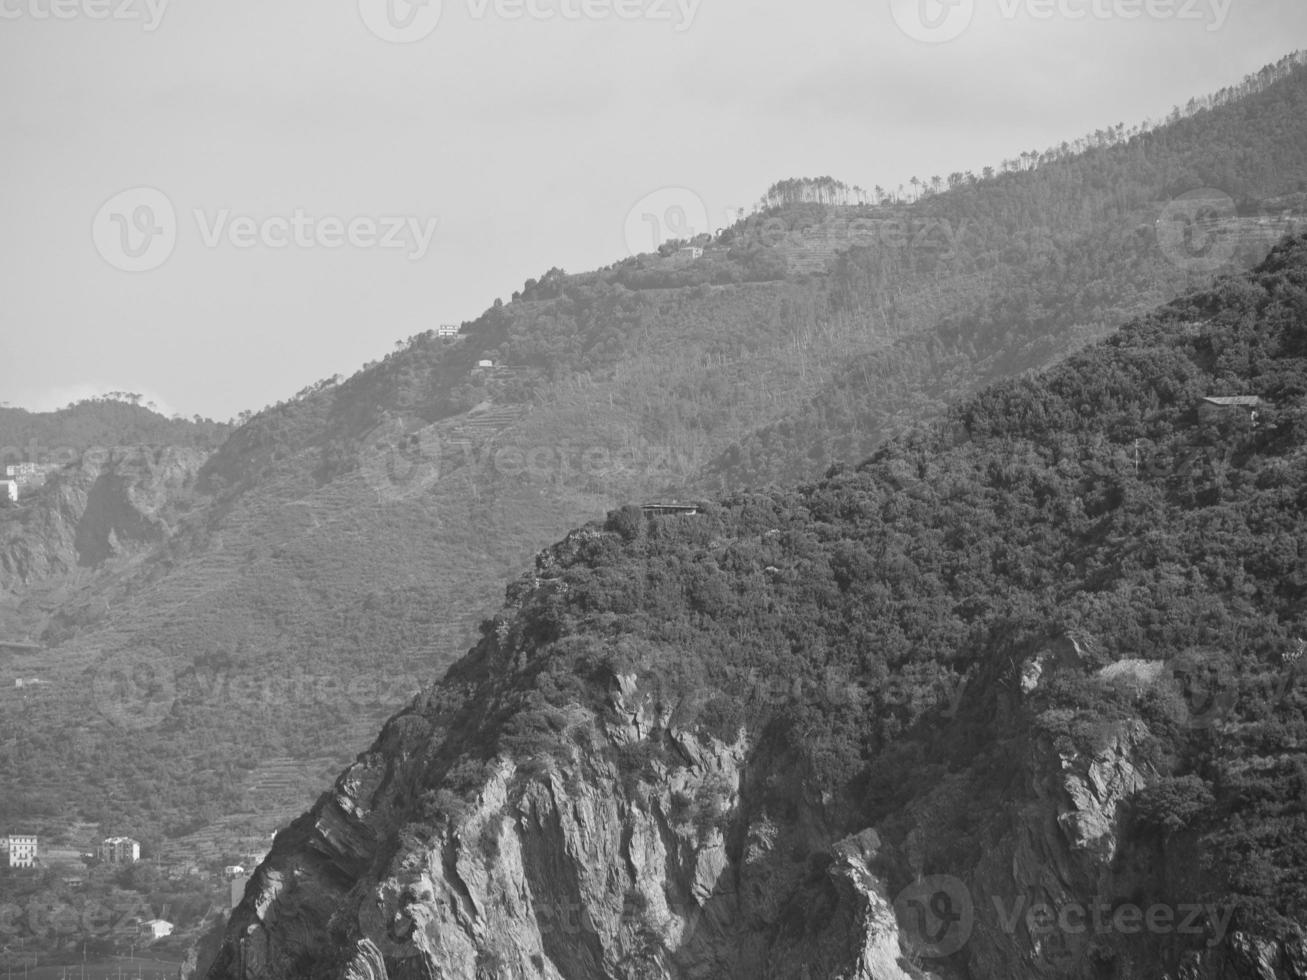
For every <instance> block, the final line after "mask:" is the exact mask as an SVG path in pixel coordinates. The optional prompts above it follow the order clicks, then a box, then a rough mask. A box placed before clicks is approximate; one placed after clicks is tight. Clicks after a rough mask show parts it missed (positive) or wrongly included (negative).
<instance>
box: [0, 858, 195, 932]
mask: <svg viewBox="0 0 1307 980" xmlns="http://www.w3.org/2000/svg"><path fill="white" fill-rule="evenodd" d="M0 847H3V848H4V850H5V853H6V859H5V862H4V863H5V865H6V866H7V867H9V868H15V869H18V868H32V869H35V868H38V867H43V866H50V867H53V866H55V865H65V866H66V865H67V864H68V863H69V859H70V856H72V857H75V858H77V859H80V860H81V861H85V860H86V859H88V858H96V857H98V858H99V859H100V861H101V862H103V863H104V864H111V865H127V864H135V863H136V862H137V861H139V860H140V859H141V844H140V842H139V841H136V840H133V839H132V838H130V837H106V838H105V839H104V840H102V841H101V842H100V844H99V846H98V847H97V849H96V851H95V852H94V853H87V852H79V851H76V850H69V849H65V848H46V849H42V847H41V841H40V838H39V837H38V836H37V835H36V834H8V835H7V836H4V837H0ZM62 877H63V881H64V883H65V884H67V885H81V884H84V883H85V878H84V877H82V876H81V875H78V874H64V875H63V876H62ZM137 928H138V929H139V931H140V935H141V938H142V939H145V940H147V941H150V942H153V941H154V940H156V939H163V938H165V937H167V936H171V935H172V932H173V929H174V928H175V927H174V925H173V923H171V922H169V921H168V920H167V919H162V918H154V919H147V920H144V921H142V922H140V923H138V925H137Z"/></svg>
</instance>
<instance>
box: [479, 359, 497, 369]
mask: <svg viewBox="0 0 1307 980" xmlns="http://www.w3.org/2000/svg"><path fill="white" fill-rule="evenodd" d="M494 366H495V362H494V361H477V367H479V368H492V367H494Z"/></svg>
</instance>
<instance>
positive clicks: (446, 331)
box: [436, 323, 458, 337]
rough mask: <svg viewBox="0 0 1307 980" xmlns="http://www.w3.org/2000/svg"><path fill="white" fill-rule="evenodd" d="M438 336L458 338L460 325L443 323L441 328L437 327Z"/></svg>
mask: <svg viewBox="0 0 1307 980" xmlns="http://www.w3.org/2000/svg"><path fill="white" fill-rule="evenodd" d="M436 336H437V337H457V336H458V324H457V323H442V324H441V325H440V326H438V327H436Z"/></svg>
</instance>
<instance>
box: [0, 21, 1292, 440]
mask: <svg viewBox="0 0 1307 980" xmlns="http://www.w3.org/2000/svg"><path fill="white" fill-rule="evenodd" d="M974 2H975V8H974V9H973V8H972V0H950V4H949V5H947V6H944V5H941V4H940V2H939V0H903V2H902V3H901V4H900V2H899V0H892V2H891V0H804V2H798V0H789V2H785V3H781V2H778V0H748V2H744V0H529V2H528V0H443V2H441V0H427V2H426V3H425V4H424V5H414V6H410V5H409V4H408V3H407V0H0V126H2V127H3V129H2V132H3V137H2V142H0V316H2V317H3V323H2V325H0V402H8V403H9V404H12V405H19V406H23V407H27V408H33V409H50V408H54V407H57V406H59V405H62V404H65V403H67V402H68V401H69V400H71V399H73V398H77V397H83V396H85V395H87V394H91V393H94V392H97V391H105V390H112V389H126V390H132V391H139V392H144V393H146V394H148V395H149V396H150V397H152V398H154V399H155V400H156V401H157V402H158V403H159V404H160V405H161V406H163V407H164V408H165V409H167V410H169V411H178V412H181V413H183V414H186V415H191V414H194V413H200V414H204V415H209V416H213V417H216V418H228V417H231V416H233V415H235V414H236V413H237V412H239V411H240V410H242V409H246V408H249V409H258V408H260V407H262V406H264V405H265V404H268V403H271V402H275V401H277V400H279V399H282V398H285V397H288V396H290V395H292V394H293V393H294V392H295V391H297V390H298V389H300V388H302V387H303V386H304V385H306V384H310V383H312V382H314V381H316V380H318V379H320V378H324V377H327V376H330V375H332V374H336V373H341V374H346V375H348V374H351V373H353V372H354V371H355V370H357V369H358V368H359V367H360V366H362V364H363V363H365V362H367V361H369V360H372V359H375V358H377V357H380V356H382V355H384V354H385V353H386V352H388V351H389V350H391V349H393V345H394V341H395V340H397V339H400V338H406V337H408V336H410V335H412V334H414V333H418V332H420V331H423V330H426V329H428V328H431V327H434V326H436V325H437V324H439V323H442V322H460V321H462V320H465V319H470V318H472V317H475V316H476V315H478V314H479V313H480V312H481V311H482V310H484V309H485V308H486V307H487V306H489V305H490V304H491V303H492V302H493V301H494V299H495V298H496V297H502V298H503V299H504V300H505V301H507V300H508V298H509V296H510V294H511V293H512V292H513V290H515V289H519V288H520V287H521V285H522V282H523V281H524V280H525V279H527V278H528V277H537V276H539V275H540V274H541V273H542V272H544V271H545V270H547V269H548V268H549V267H551V266H555V265H557V266H561V267H563V268H565V269H567V270H568V271H571V272H576V271H582V270H585V269H590V268H595V267H598V266H603V265H607V264H609V263H611V262H613V261H615V260H617V259H619V258H622V257H624V256H626V255H628V254H630V253H631V250H632V249H637V250H639V249H642V248H647V247H648V245H649V244H651V240H652V238H653V234H654V227H653V224H652V222H651V219H650V218H647V217H645V215H653V216H654V217H653V219H652V221H662V220H663V218H665V217H666V216H667V215H668V214H669V210H668V209H669V208H672V209H673V210H672V211H671V212H670V213H671V214H672V215H673V216H675V215H679V214H680V213H681V212H679V211H676V210H674V208H675V207H682V208H684V209H685V213H686V214H687V216H688V217H687V220H688V221H689V223H690V224H691V225H697V224H700V223H702V222H704V221H705V220H706V222H707V223H708V224H710V225H711V226H712V227H717V226H720V225H721V224H723V223H724V215H725V213H726V210H727V209H728V208H734V207H739V206H746V205H748V204H750V203H751V202H753V201H755V200H756V199H757V198H758V197H759V196H761V194H762V192H763V191H764V190H765V189H766V188H767V187H768V186H769V185H770V184H771V183H772V182H774V181H776V180H778V179H781V178H786V177H794V176H817V175H822V174H830V175H832V176H835V177H837V178H840V179H842V180H845V181H847V182H849V183H856V184H860V185H862V186H863V187H866V188H871V187H873V186H874V185H876V184H882V185H885V186H887V187H889V186H897V185H898V184H900V183H906V182H907V181H908V180H909V179H910V178H911V177H912V176H913V175H918V176H921V177H929V176H931V175H935V174H940V175H947V174H948V173H950V172H952V171H955V170H967V169H976V170H978V169H979V168H981V167H984V166H985V165H987V164H996V163H998V162H999V161H1000V160H1002V159H1003V158H1005V157H1008V156H1013V155H1015V154H1017V153H1019V152H1020V151H1021V150H1029V149H1037V148H1038V149H1042V148H1045V147H1047V146H1050V145H1054V144H1056V143H1060V142H1061V141H1062V140H1064V139H1070V138H1074V137H1076V136H1078V135H1082V134H1083V133H1085V132H1091V131H1093V130H1094V129H1096V128H1099V127H1102V126H1105V125H1108V124H1114V123H1117V122H1124V123H1127V124H1132V123H1135V122H1138V121H1141V120H1143V119H1145V118H1148V117H1153V118H1157V117H1160V116H1162V115H1164V114H1165V113H1166V112H1167V111H1168V110H1169V109H1170V108H1171V106H1172V105H1174V104H1177V103H1183V102H1185V101H1187V100H1188V98H1189V97H1190V96H1193V95H1197V94H1201V93H1205V92H1208V91H1212V90H1215V89H1218V88H1220V87H1222V86H1224V85H1227V84H1230V83H1232V82H1234V81H1236V80H1238V79H1239V78H1240V77H1242V76H1243V75H1244V74H1246V73H1248V72H1251V71H1255V70H1256V69H1258V68H1260V67H1261V66H1262V65H1264V64H1266V63H1268V62H1271V61H1274V60H1277V59H1278V58H1280V57H1281V56H1283V55H1285V54H1287V53H1289V52H1290V51H1291V50H1294V49H1296V48H1299V47H1307V3H1304V2H1303V0H974ZM675 223H676V222H673V224H675ZM672 230H678V229H672ZM646 239H649V240H650V241H649V242H646Z"/></svg>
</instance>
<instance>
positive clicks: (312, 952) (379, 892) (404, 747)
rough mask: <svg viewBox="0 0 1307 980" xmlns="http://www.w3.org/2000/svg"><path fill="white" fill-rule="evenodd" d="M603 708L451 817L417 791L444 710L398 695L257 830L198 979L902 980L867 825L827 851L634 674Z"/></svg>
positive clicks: (752, 756) (442, 803)
mask: <svg viewBox="0 0 1307 980" xmlns="http://www.w3.org/2000/svg"><path fill="white" fill-rule="evenodd" d="M485 646H486V644H483V647H485ZM491 673H493V671H492V672H491ZM478 696H479V697H480V698H482V699H484V698H485V697H486V696H487V692H486V691H484V690H483V691H482V692H481V693H480V695H476V696H474V700H475V698H476V697H478ZM608 707H609V709H610V710H609V711H607V712H605V713H604V714H603V715H602V716H600V715H599V714H596V713H594V712H590V711H582V710H580V709H577V710H576V711H574V712H573V713H572V714H571V715H570V716H569V717H568V718H567V729H566V734H567V743H568V745H569V746H570V747H569V748H568V749H567V750H566V752H562V753H560V752H555V753H554V754H552V755H551V756H549V757H548V758H537V759H534V760H524V761H523V760H519V761H514V760H512V759H509V758H506V757H504V756H499V757H497V758H495V759H493V760H491V761H490V762H489V763H488V764H487V765H486V766H485V768H484V770H483V776H482V780H481V782H480V784H479V786H478V788H477V789H476V791H475V793H474V794H473V795H472V798H471V799H470V801H467V802H466V803H465V804H462V805H460V804H459V803H457V802H455V801H452V800H450V799H443V800H437V801H434V802H433V801H432V799H431V794H430V793H429V792H427V791H428V790H430V789H431V788H432V787H433V786H435V785H438V784H439V781H438V780H436V779H433V774H434V773H435V772H436V771H437V770H438V768H439V767H440V766H441V765H443V764H444V762H443V761H442V760H441V758H440V736H441V734H442V732H448V731H451V730H453V729H454V727H455V725H457V724H458V718H459V717H461V715H460V711H461V710H462V709H463V706H460V707H459V708H456V709H454V710H453V711H450V710H448V709H447V710H446V711H445V712H443V713H442V712H440V711H439V710H435V709H434V708H433V705H432V703H431V702H430V701H423V700H422V699H419V701H418V702H417V703H415V704H414V705H413V706H411V707H410V709H409V711H407V712H406V713H404V714H403V715H401V716H399V717H397V718H395V719H393V720H392V721H391V722H390V723H389V724H388V725H387V727H386V729H385V731H384V732H383V734H382V736H381V738H380V740H379V741H378V742H377V744H376V745H375V746H374V747H373V750H372V751H371V752H369V753H368V754H366V755H365V756H363V757H361V758H360V760H359V762H358V763H357V764H356V765H354V766H353V767H351V768H350V769H349V770H348V771H347V772H346V773H345V774H343V775H342V776H341V778H340V779H339V780H338V782H337V785H336V787H335V789H334V791H333V792H332V793H330V794H328V795H326V796H324V797H323V798H322V799H321V800H320V801H319V802H318V804H317V806H316V807H315V808H314V810H313V811H312V812H311V813H310V814H308V815H306V816H305V817H303V818H301V819H300V820H299V821H297V822H296V823H295V824H294V825H293V826H292V827H291V828H289V829H288V830H287V831H285V832H283V833H282V834H281V835H279V837H278V839H277V841H276V845H275V846H274V848H273V851H272V853H271V855H270V856H269V858H268V860H267V861H266V862H265V863H264V865H263V866H262V867H261V868H260V869H259V871H258V872H257V874H256V875H255V877H254V879H253V881H252V882H251V886H250V888H248V889H247V892H246V899H245V901H244V902H243V903H242V904H241V906H240V907H239V908H238V909H237V910H236V912H235V913H234V914H233V917H232V921H231V924H230V926H229V929H228V932H227V938H226V943H225V945H224V948H223V950H222V952H221V953H220V954H219V957H218V960H217V962H216V964H215V966H214V968H213V970H212V971H211V972H210V976H211V977H214V978H218V977H229V978H236V977H240V978H254V977H293V976H322V977H332V978H336V977H346V978H350V980H379V978H382V977H391V978H419V977H421V978H437V977H440V978H446V977H448V978H455V977H466V978H478V977H543V978H582V977H630V978H636V977H641V978H643V977H650V978H653V977H659V978H671V977H678V978H679V977H704V978H719V977H738V978H741V980H743V978H751V980H752V978H770V977H775V978H782V977H784V978H789V977H803V976H811V977H834V976H844V977H847V978H850V980H852V978H861V980H899V978H902V980H908V978H909V977H910V976H911V974H909V973H907V972H904V971H903V970H902V969H901V968H900V967H899V966H898V965H897V960H898V958H899V956H900V943H899V935H898V927H897V924H896V922H895V916H894V912H893V909H892V907H891V904H890V900H889V896H888V893H887V890H886V885H885V883H884V882H883V881H882V880H881V878H880V877H878V875H877V873H876V872H874V871H873V870H872V868H871V867H870V865H871V863H873V862H874V861H875V859H876V857H877V853H878V850H879V847H880V842H879V839H878V838H877V837H876V835H875V834H874V832H868V833H866V834H863V835H860V836H858V837H855V838H851V839H849V840H847V841H844V842H842V843H837V842H836V841H834V840H833V839H832V832H831V831H830V830H829V829H828V828H827V827H826V826H825V820H824V817H823V815H822V813H821V808H820V806H819V805H818V804H816V803H815V802H814V801H812V800H809V799H807V798H805V796H804V794H803V792H802V787H801V783H802V780H801V778H799V776H798V775H797V774H794V773H792V772H787V771H786V769H785V760H783V759H775V758H771V757H769V756H768V754H767V753H766V752H765V751H763V750H760V749H758V748H757V747H756V746H755V745H753V744H752V743H751V741H750V739H749V738H748V737H747V736H746V735H744V734H742V735H741V736H740V738H739V739H738V740H737V741H736V742H734V743H732V744H726V743H724V742H722V741H721V740H719V739H716V738H714V737H712V736H710V735H707V734H705V733H702V732H696V731H688V730H680V729H677V728H674V727H668V726H667V724H666V722H667V718H668V716H669V711H668V709H667V708H665V707H663V708H661V709H660V708H659V707H658V706H657V704H656V703H655V700H654V698H653V697H652V696H651V695H649V694H647V693H642V692H641V691H640V690H639V686H638V683H637V681H636V679H635V678H634V677H630V676H622V677H615V678H614V679H613V685H612V698H611V703H610V705H609V706H608ZM641 746H642V747H645V748H646V749H656V750H657V751H645V752H640V751H638V747H641ZM778 774H779V775H780V776H781V778H782V779H784V780H786V781H793V783H794V785H795V796H794V799H793V800H792V801H791V802H792V803H793V805H794V806H795V807H796V812H793V813H789V814H782V813H777V812H773V807H774V803H773V802H767V801H764V797H766V796H774V795H775V794H774V792H767V787H766V786H765V785H764V783H765V782H766V781H767V780H768V779H769V778H773V777H775V776H777V775H778ZM424 793H426V794H427V795H426V796H425V797H424V795H423V794H424Z"/></svg>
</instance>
